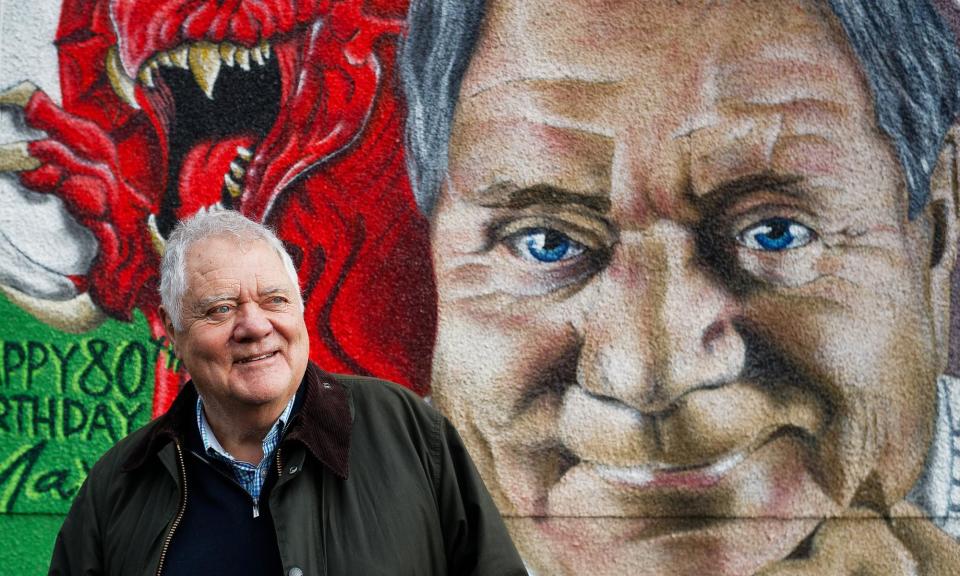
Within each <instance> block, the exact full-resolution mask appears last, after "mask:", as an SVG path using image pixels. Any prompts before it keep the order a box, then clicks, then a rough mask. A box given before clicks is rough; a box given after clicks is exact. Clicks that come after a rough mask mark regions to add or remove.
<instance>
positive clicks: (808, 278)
mask: <svg viewBox="0 0 960 576" xmlns="http://www.w3.org/2000/svg"><path fill="white" fill-rule="evenodd" d="M703 6H704V3H702V2H689V3H681V2H674V1H670V2H620V3H603V4H597V3H594V2H586V1H573V2H572V1H569V0H567V1H563V2H559V1H550V0H541V1H536V2H529V1H523V2H521V1H519V0H515V1H511V0H503V1H492V2H490V3H489V6H488V9H487V13H486V20H485V22H484V27H483V31H482V34H481V36H480V39H479V41H478V44H477V47H476V50H475V52H474V54H473V57H472V60H471V63H470V67H469V69H468V71H467V74H466V76H465V79H464V82H463V85H462V87H461V92H460V99H459V104H458V108H457V112H456V114H455V117H454V123H453V128H452V136H451V147H450V155H449V174H448V179H447V181H446V183H445V187H444V190H443V193H442V196H441V198H440V200H439V203H438V205H437V208H436V212H435V214H434V219H433V232H432V234H433V250H434V261H435V266H436V274H437V281H438V292H439V331H438V336H437V346H436V350H435V361H434V373H433V390H434V397H435V400H436V402H437V403H438V405H439V406H440V408H441V409H442V410H443V411H444V412H445V413H446V414H448V415H449V416H450V417H451V418H452V420H453V421H454V423H455V424H456V426H457V427H458V428H459V429H460V431H461V432H462V434H463V435H464V437H465V439H466V441H467V444H468V447H469V449H470V451H471V454H472V455H473V457H474V458H475V460H476V462H477V464H478V466H479V468H480V470H481V472H482V474H483V476H484V479H485V480H486V482H487V484H488V486H489V488H490V489H491V492H492V493H493V495H494V498H495V499H496V501H497V504H498V506H499V507H500V509H501V511H502V512H503V513H504V515H505V517H506V518H507V521H508V523H509V524H510V526H511V530H512V533H513V535H514V537H515V538H516V540H517V543H518V546H519V547H520V549H521V552H522V553H523V555H524V556H525V558H526V559H527V560H528V561H529V562H530V563H531V567H532V568H534V569H536V570H538V571H541V572H543V573H546V574H560V573H573V574H586V573H626V572H624V570H627V569H629V570H630V571H631V573H633V571H635V570H636V568H637V564H636V563H634V561H633V560H632V559H636V558H644V562H643V566H644V567H645V568H647V569H649V573H650V574H667V573H677V574H680V573H695V572H697V571H700V573H710V574H743V573H753V572H754V571H755V570H756V569H757V568H758V567H760V566H763V565H764V564H766V563H768V562H770V561H773V560H778V559H782V558H784V557H785V556H787V555H789V554H790V553H791V551H792V550H794V549H795V548H796V547H797V546H798V545H799V544H800V543H801V542H802V541H803V540H804V539H805V538H806V537H807V536H808V535H809V534H810V533H811V532H812V531H813V530H814V529H815V527H816V525H817V523H818V522H819V519H821V518H824V517H831V516H835V515H838V514H840V513H842V511H843V510H844V509H846V508H848V507H850V506H852V505H866V506H871V507H876V508H879V509H884V507H885V506H889V504H890V503H891V502H893V501H896V500H899V499H901V498H903V496H904V495H905V494H906V492H907V491H908V490H909V488H910V486H911V485H912V483H913V482H914V481H915V479H916V477H917V475H918V474H919V470H920V469H921V466H922V462H923V458H924V454H925V449H926V446H927V445H928V443H929V435H930V427H931V424H932V421H933V417H934V415H933V394H934V390H935V385H934V382H935V379H936V376H937V374H938V372H939V370H940V369H941V368H942V362H943V358H942V354H941V353H940V348H939V347H940V346H941V343H940V342H939V338H938V334H939V332H938V330H937V322H936V320H935V317H936V315H937V314H938V313H939V309H938V308H937V305H935V303H934V302H933V301H934V300H935V299H936V298H935V297H934V296H933V295H932V293H931V283H932V282H933V283H936V282H937V281H938V280H936V279H937V278H942V277H943V275H944V272H943V270H941V269H944V268H945V267H946V266H945V265H943V264H939V265H937V264H935V265H933V266H932V267H931V262H934V260H935V257H931V244H932V243H931V240H930V238H931V236H932V234H930V219H929V218H928V217H927V216H921V217H920V218H918V219H916V220H914V221H910V220H909V219H908V218H907V215H906V211H907V208H906V205H907V203H906V192H905V190H904V186H903V178H902V176H901V174H900V171H899V167H898V164H897V162H896V159H895V157H894V155H893V153H892V149H891V147H890V145H889V143H888V141H887V140H886V139H885V137H884V136H883V135H882V133H881V132H879V130H878V129H877V127H876V122H875V120H874V112H873V108H872V100H871V94H870V92H869V90H868V88H867V85H866V83H865V80H864V77H863V75H862V74H861V72H860V70H859V68H858V64H857V62H856V59H855V57H854V55H853V54H852V52H851V51H850V49H849V47H848V46H847V43H846V40H845V38H844V36H843V32H842V30H841V28H840V27H839V24H838V23H837V22H836V20H835V19H834V17H833V16H832V14H830V13H829V10H827V9H826V8H818V7H817V6H815V5H812V4H809V3H803V2H794V1H783V2H779V1H778V2H766V1H765V2H724V3H716V4H714V5H713V6H712V7H711V8H704V7H703ZM946 274H947V275H948V274H949V272H948V271H947V272H946Z"/></svg>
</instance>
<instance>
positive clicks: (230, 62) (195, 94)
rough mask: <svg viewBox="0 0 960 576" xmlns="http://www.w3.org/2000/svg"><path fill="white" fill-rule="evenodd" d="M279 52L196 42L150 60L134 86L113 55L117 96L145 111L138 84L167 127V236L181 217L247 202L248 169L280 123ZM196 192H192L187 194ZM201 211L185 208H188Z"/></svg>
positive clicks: (162, 224) (162, 229) (160, 220)
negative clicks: (244, 194)
mask: <svg viewBox="0 0 960 576" xmlns="http://www.w3.org/2000/svg"><path fill="white" fill-rule="evenodd" d="M278 60H279V59H278V57H277V54H276V51H275V50H274V47H273V46H272V45H271V43H270V42H269V41H267V40H261V41H260V42H259V43H258V44H256V45H255V46H251V47H246V46H241V45H237V44H234V43H231V42H221V43H212V42H207V41H199V42H188V43H184V44H181V45H179V46H178V47H176V48H173V49H171V50H168V51H162V52H158V53H156V54H154V55H153V56H151V57H150V58H148V59H147V60H146V61H145V62H144V64H143V65H142V66H141V67H140V69H139V72H138V74H137V78H136V80H135V81H134V80H133V79H131V78H130V77H129V76H127V75H126V74H125V73H124V72H123V68H122V66H121V65H120V62H119V58H118V57H117V53H116V50H111V51H110V53H109V54H108V56H107V72H108V77H109V78H110V83H111V86H112V87H113V89H114V91H115V92H116V93H117V94H118V95H119V96H120V97H121V98H123V99H124V101H125V102H127V103H128V104H130V105H131V106H135V107H138V108H139V107H140V104H139V102H138V100H137V98H136V96H137V90H136V85H137V84H138V85H139V90H140V92H141V94H142V97H143V98H146V100H147V101H148V102H149V106H150V108H151V110H152V112H153V114H154V115H155V117H156V120H157V124H158V125H159V126H160V127H162V128H165V130H164V131H165V133H166V143H167V153H168V165H167V166H168V168H167V171H168V178H167V186H166V193H165V195H164V202H163V203H162V205H161V207H160V212H159V213H158V214H157V215H156V221H155V225H156V227H157V229H158V231H159V233H160V234H161V235H163V236H166V235H167V233H168V232H169V231H170V230H171V229H172V227H173V226H174V225H175V224H176V222H177V219H178V216H177V215H178V214H180V213H182V212H187V213H191V212H194V211H196V210H198V209H201V208H204V207H205V205H209V204H211V203H219V204H221V205H223V206H226V207H229V206H231V204H232V201H233V200H234V199H235V198H237V197H239V196H240V194H241V192H242V190H243V185H244V178H245V175H246V171H247V168H248V163H249V162H250V161H251V159H252V158H253V155H254V151H255V149H256V146H257V144H258V143H259V142H261V141H262V140H263V139H264V138H265V137H266V136H267V134H268V133H269V132H270V130H271V129H272V128H273V127H274V124H275V122H276V119H277V115H278V113H279V108H280V102H281V97H282V78H281V72H280V65H279V63H278ZM187 188H189V194H181V193H180V191H181V190H183V189H187ZM195 199H197V200H200V202H199V205H197V206H192V205H191V206H183V203H184V202H191V204H193V203H196V200H195Z"/></svg>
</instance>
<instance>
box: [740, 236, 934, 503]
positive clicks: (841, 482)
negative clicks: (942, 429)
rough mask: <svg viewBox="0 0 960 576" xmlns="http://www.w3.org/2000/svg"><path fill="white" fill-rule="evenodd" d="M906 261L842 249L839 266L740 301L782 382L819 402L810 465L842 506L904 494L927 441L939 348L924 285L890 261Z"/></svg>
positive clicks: (746, 321)
mask: <svg viewBox="0 0 960 576" xmlns="http://www.w3.org/2000/svg"><path fill="white" fill-rule="evenodd" d="M851 252H857V253H859V254H862V251H851ZM906 262H907V259H905V258H903V257H897V256H896V255H893V254H890V253H887V254H886V256H884V257H882V258H874V259H873V260H872V261H871V259H869V258H862V257H861V258H850V257H849V256H848V258H847V262H846V263H844V262H840V263H839V264H838V268H837V270H836V274H832V275H830V276H829V277H828V276H824V277H822V278H820V279H819V280H817V281H815V282H813V283H811V284H809V285H807V286H804V287H802V288H798V289H787V290H778V291H773V290H772V291H770V292H769V293H765V294H759V295H757V296H755V297H753V298H752V299H751V301H750V304H749V305H748V306H746V308H745V315H744V316H745V318H744V324H745V325H746V326H749V331H750V334H751V336H752V338H753V339H754V341H755V347H756V348H760V349H763V350H765V354H764V355H763V359H764V360H765V361H766V363H767V364H770V365H773V366H775V368H774V370H777V371H779V372H781V379H780V381H782V382H784V384H783V385H784V386H785V387H786V388H787V389H793V388H798V387H799V388H800V389H805V390H807V391H808V392H809V393H811V394H815V395H816V396H817V398H819V399H820V402H822V404H823V406H824V410H823V411H822V414H823V416H824V419H823V421H822V424H821V426H820V428H819V429H818V430H817V432H816V434H815V435H814V436H813V437H812V438H811V440H812V443H811V448H812V452H811V455H810V456H811V458H810V461H809V465H808V466H809V468H810V470H811V471H812V472H813V473H814V474H815V475H816V476H817V479H818V482H819V483H820V484H821V485H822V489H823V491H824V493H825V494H827V495H828V496H829V497H830V498H831V499H832V500H833V501H834V502H836V503H837V504H840V505H843V506H847V505H850V504H851V502H854V503H855V504H857V505H867V506H873V507H877V508H878V509H883V508H885V507H886V506H889V505H890V504H891V503H892V502H894V501H896V500H899V499H900V498H903V497H904V496H905V494H906V492H907V491H908V490H909V488H910V486H911V485H912V484H913V482H915V480H916V477H917V475H918V474H919V470H920V467H921V466H922V462H923V459H924V451H925V447H926V446H927V445H928V440H929V435H930V430H929V427H930V422H932V419H933V394H934V387H933V386H932V385H931V384H930V383H931V382H934V381H935V379H936V373H937V368H936V366H935V365H934V361H933V358H935V356H936V354H935V353H934V351H933V349H932V346H933V339H932V334H931V332H930V320H929V318H928V317H927V315H926V313H925V312H923V310H922V308H923V307H922V306H918V305H917V304H918V303H919V302H922V301H923V300H924V295H923V293H922V290H920V289H919V288H916V287H917V286H918V285H917V283H916V281H915V280H911V279H910V278H909V277H908V273H907V268H906V267H903V268H901V267H900V266H898V265H897V264H898V263H900V264H904V265H905V264H906ZM880 263H882V264H884V265H883V266H880V265H878V264H880ZM850 270H856V271H858V272H869V273H864V274H862V275H859V276H854V275H851V274H849V271H850ZM893 285H896V286H898V287H899V288H900V289H899V290H898V291H891V290H890V289H889V288H888V287H889V286H893ZM911 286H912V287H915V288H916V289H911V288H910V287H911ZM775 376H776V375H775V374H772V375H771V376H770V377H772V378H773V377H775ZM784 377H785V378H786V380H784V379H783V378H784ZM772 381H776V380H772Z"/></svg>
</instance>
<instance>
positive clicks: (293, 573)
mask: <svg viewBox="0 0 960 576" xmlns="http://www.w3.org/2000/svg"><path fill="white" fill-rule="evenodd" d="M287 576H303V570H301V569H300V567H299V566H294V567H293V568H291V569H289V570H287Z"/></svg>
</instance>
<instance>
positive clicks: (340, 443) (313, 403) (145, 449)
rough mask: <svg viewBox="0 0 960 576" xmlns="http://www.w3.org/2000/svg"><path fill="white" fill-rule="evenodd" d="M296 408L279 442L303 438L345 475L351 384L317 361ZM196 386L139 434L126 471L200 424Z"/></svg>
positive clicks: (309, 369) (188, 386)
mask: <svg viewBox="0 0 960 576" xmlns="http://www.w3.org/2000/svg"><path fill="white" fill-rule="evenodd" d="M297 396H298V398H297V401H296V403H295V404H294V414H293V417H292V418H291V420H290V424H289V425H288V426H287V431H286V433H285V434H284V437H283V440H282V441H281V445H283V444H286V443H288V442H298V443H300V444H303V446H304V447H306V449H307V450H308V451H309V452H310V454H311V455H312V456H313V457H314V458H315V459H317V460H319V461H320V462H322V463H323V464H324V465H326V466H327V468H329V469H330V470H331V471H332V472H333V473H334V474H336V475H337V476H339V477H340V478H343V479H346V478H347V474H348V473H349V469H350V461H349V456H350V429H351V425H352V423H353V415H352V410H351V403H350V390H349V389H348V388H347V387H345V386H344V385H343V383H341V382H339V381H338V380H337V378H335V377H334V376H333V375H332V374H329V373H327V372H324V371H323V370H321V369H320V368H318V367H317V366H316V365H315V364H314V363H313V362H309V363H308V364H307V370H306V373H305V374H304V375H303V380H301V381H300V387H299V388H298V390H297ZM196 407H197V389H196V387H195V386H194V385H193V381H190V382H187V383H186V384H185V385H184V387H183V389H182V390H180V393H179V394H177V397H176V399H175V400H174V401H173V404H172V405H171V406H170V409H169V410H168V411H167V412H166V413H165V414H164V415H162V416H160V417H159V418H157V420H156V422H155V423H154V425H153V427H152V428H151V429H150V431H149V432H148V433H147V435H146V436H145V437H144V438H143V439H141V440H140V442H139V443H138V444H137V445H136V447H135V448H134V449H133V451H132V452H131V454H130V456H129V457H128V458H127V459H126V461H125V462H124V464H123V470H124V471H133V470H136V469H137V468H140V467H141V466H143V465H144V464H145V463H146V462H147V460H148V459H149V458H150V457H151V456H153V455H154V454H156V453H157V452H159V451H160V449H161V448H163V447H164V446H165V445H167V444H169V443H170V442H172V441H176V442H179V443H181V444H183V443H184V442H185V439H186V438H187V434H188V432H189V431H190V428H189V427H190V426H193V427H196V425H197V418H196Z"/></svg>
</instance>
